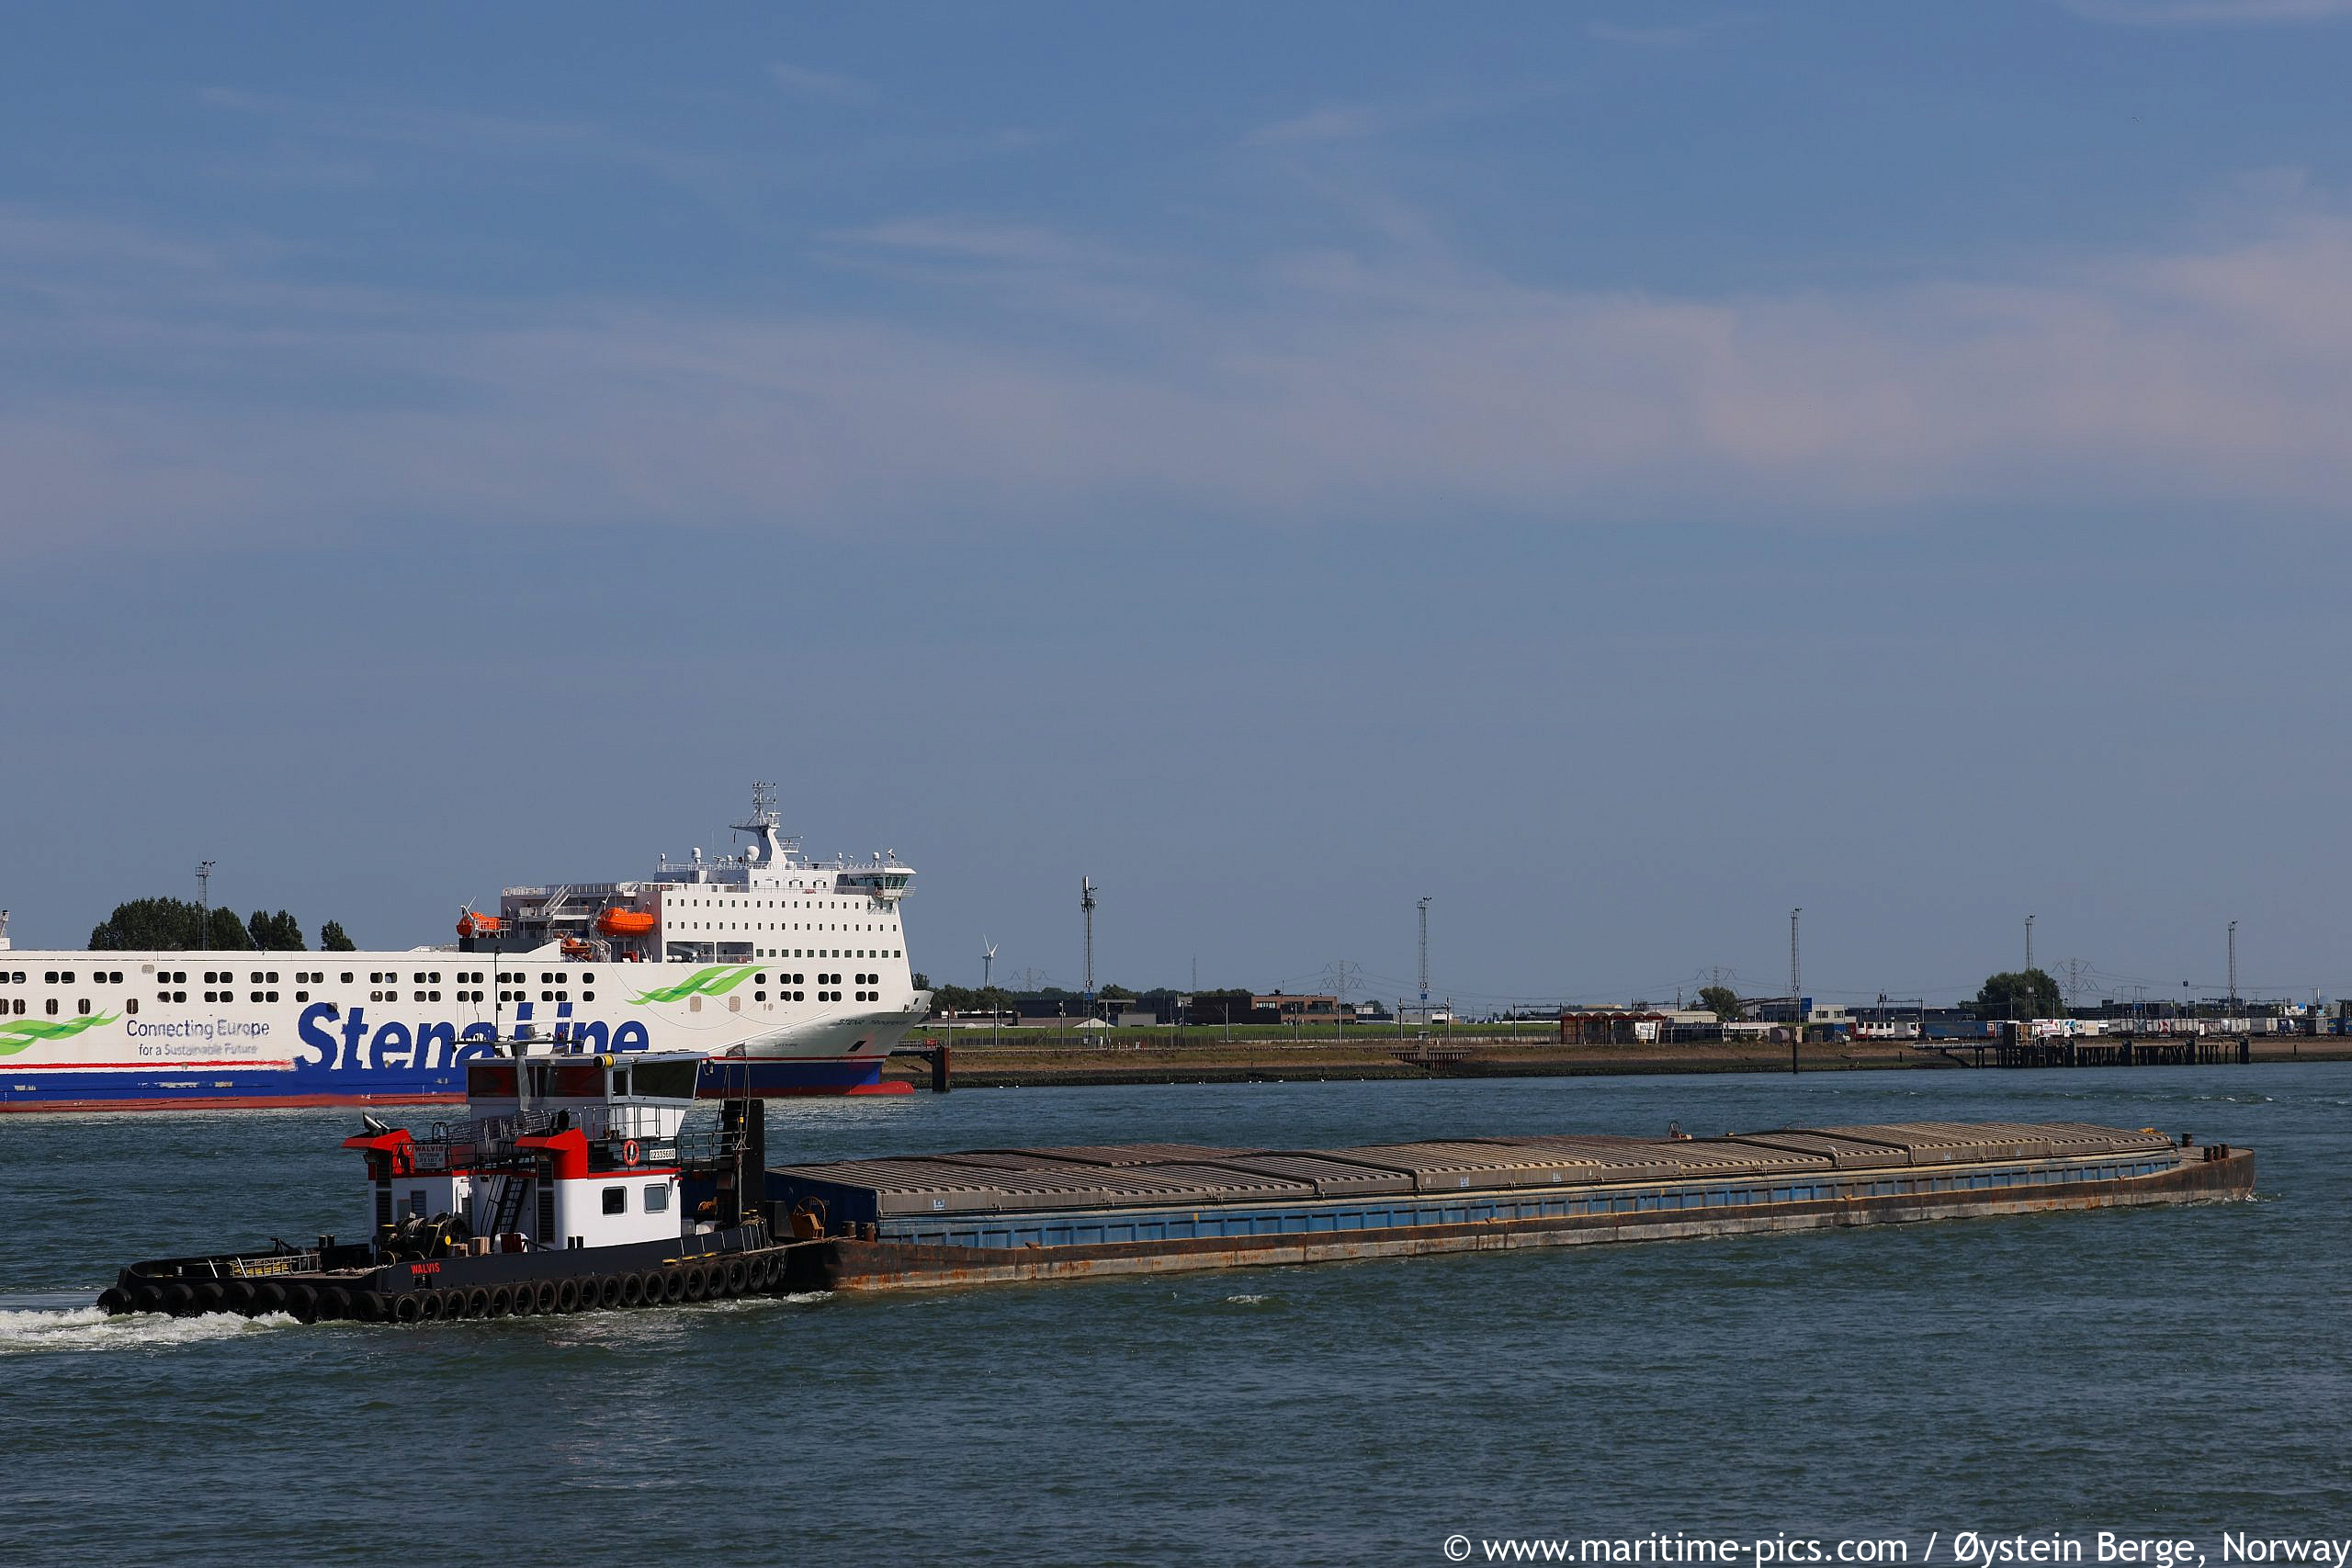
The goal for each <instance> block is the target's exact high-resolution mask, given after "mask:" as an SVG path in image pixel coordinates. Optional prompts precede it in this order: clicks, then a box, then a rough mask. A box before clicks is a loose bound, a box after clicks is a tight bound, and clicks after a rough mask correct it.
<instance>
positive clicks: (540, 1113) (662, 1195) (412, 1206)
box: [344, 1055, 707, 1255]
mask: <svg viewBox="0 0 2352 1568" xmlns="http://www.w3.org/2000/svg"><path fill="white" fill-rule="evenodd" d="M700 1065H701V1064H700V1059H699V1058H697V1057H695V1056H691V1055H633V1056H614V1055H597V1056H589V1057H573V1058H562V1057H559V1058H555V1059H552V1060H550V1059H547V1058H542V1057H526V1058H524V1059H521V1060H515V1059H511V1058H509V1059H500V1060H491V1061H479V1062H470V1063H468V1064H467V1066H466V1099H467V1111H468V1112H469V1115H468V1118H467V1120H465V1121H463V1122H455V1123H443V1122H436V1123H435V1125H434V1126H433V1128H432V1130H431V1132H430V1134H429V1135H427V1136H426V1137H424V1138H422V1139H420V1138H417V1137H416V1136H415V1135H414V1134H412V1133H411V1132H409V1131H408V1130H407V1129H405V1128H381V1127H379V1126H377V1125H371V1126H370V1127H369V1129H368V1131H367V1132H365V1133H363V1134H360V1135H358V1136H357V1137H354V1138H350V1139H347V1140H345V1144H344V1146H345V1148H349V1149H356V1150H358V1151H360V1152H361V1153H362V1154H364V1155H365V1156H367V1163H368V1188H369V1193H368V1204H369V1208H368V1213H369V1218H370V1221H371V1223H372V1224H373V1227H374V1231H375V1234H376V1235H377V1237H378V1239H379V1243H382V1244H386V1245H392V1246H399V1245H401V1244H403V1243H410V1242H419V1243H424V1244H426V1245H427V1246H428V1248H430V1247H435V1246H438V1247H448V1246H456V1247H464V1248H465V1249H466V1250H469V1251H470V1252H472V1253H474V1254H476V1255H481V1254H484V1253H489V1252H530V1251H548V1250H555V1249H575V1250H576V1249H582V1248H593V1247H617V1246H625V1245H628V1244H631V1243H635V1242H646V1241H659V1240H662V1239H663V1238H665V1237H673V1236H677V1235H681V1234H684V1233H685V1232H687V1231H690V1230H691V1229H692V1228H693V1222H692V1219H691V1217H690V1216H688V1215H686V1214H685V1213H684V1191H683V1184H682V1179H683V1176H684V1167H683V1165H682V1163H681V1160H680V1155H679V1134H680V1132H681V1130H682V1128H683V1127H684V1122H685V1119H686V1113H687V1112H688V1111H691V1110H693V1109H694V1104H695V1075H696V1072H697V1070H698V1068H699V1066H700ZM704 1228H706V1229H707V1225H706V1226H705V1227H704Z"/></svg>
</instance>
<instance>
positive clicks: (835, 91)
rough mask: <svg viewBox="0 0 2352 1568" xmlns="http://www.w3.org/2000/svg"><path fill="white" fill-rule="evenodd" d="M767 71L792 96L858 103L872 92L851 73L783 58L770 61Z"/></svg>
mask: <svg viewBox="0 0 2352 1568" xmlns="http://www.w3.org/2000/svg"><path fill="white" fill-rule="evenodd" d="M768 75H769V76H770V77H772V78H773V79H774V80H775V85H777V86H779V87H782V88H783V89H784V90H785V91H786V92H787V93H789V94H791V95H792V96H795V97H801V98H820V99H823V100H825V101H827V102H829V103H836V104H861V103H865V102H868V101H870V100H871V99H872V98H873V97H874V96H875V94H874V89H873V88H872V87H870V86H868V85H865V83H864V82H861V81H859V80H858V79H857V78H856V77H854V76H843V75H840V74H838V73H834V72H831V71H816V70H812V69H810V68H809V67H808V66H806V65H794V64H791V63H789V62H784V61H778V62H775V63H774V64H772V65H770V66H769V67H768Z"/></svg>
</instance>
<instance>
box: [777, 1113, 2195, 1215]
mask: <svg viewBox="0 0 2352 1568" xmlns="http://www.w3.org/2000/svg"><path fill="white" fill-rule="evenodd" d="M2168 1146H2169V1140H2168V1139H2166V1138H2165V1136H2164V1135H2163V1134H2155V1133H2146V1132H2131V1131H2127V1130H2124V1129H2121V1128H2116V1127H2100V1126H2096V1125H2093V1124H2091V1123H2089V1122H1899V1123H1894V1122H1890V1123H1873V1124H1871V1125H1866V1126H1853V1127H1820V1128H1809V1127H1787V1128H1781V1129H1778V1130H1775V1131H1770V1132H1758V1133H1747V1134H1737V1135H1734V1136H1726V1137H1722V1138H1618V1137H1605V1136H1594V1135H1589V1134H1532V1135H1527V1136H1521V1137H1508V1138H1464V1139H1455V1140H1444V1139H1433V1140H1430V1141H1429V1142H1425V1143H1407V1144H1365V1145H1358V1146H1356V1147H1352V1148H1340V1149H1262V1150H1246V1149H1218V1148H1213V1147H1210V1146H1208V1145H1200V1144H1129V1145H1069V1146H1064V1147H1057V1148H1031V1149H982V1150H974V1151H969V1152H967V1153H963V1154H943V1155H922V1156H899V1157H894V1158H888V1159H873V1160H844V1161H840V1162H837V1163H834V1164H830V1165H804V1166H785V1167H780V1168H777V1170H776V1171H775V1175H776V1176H777V1177H779V1178H781V1179H784V1180H785V1181H786V1184H787V1186H788V1187H790V1188H797V1189H799V1190H809V1191H815V1192H817V1193H819V1194H820V1195H822V1193H823V1191H824V1190H825V1189H827V1188H834V1189H851V1190H861V1191H862V1192H864V1193H870V1194H871V1195H872V1198H873V1203H874V1212H875V1213H876V1214H877V1215H886V1216H887V1215H900V1214H915V1213H965V1214H971V1213H1052V1212H1057V1211H1063V1210H1080V1209H1120V1208H1136V1207H1158V1208H1181V1207H1188V1206H1193V1205H1199V1206H1203V1207H1208V1206H1216V1205H1220V1204H1228V1203H1279V1202H1292V1201H1303V1200H1309V1199H1316V1198H1351V1197H1381V1196H1386V1195H1394V1194H1406V1193H1421V1194H1437V1193H1458V1192H1477V1191H1508V1190H1524V1189H1527V1188H1532V1187H1555V1186H1559V1187H1566V1186H1588V1185H1594V1184H1615V1183H1622V1182H1644V1181H1692V1180H1704V1179H1709V1178H1713V1177H1731V1178H1740V1177H1755V1176H1770V1175H1777V1174H1781V1173H1787V1174H1791V1175H1797V1174H1803V1173H1807V1172H1822V1171H1827V1170H1830V1169H1833V1168H1835V1169H1871V1168H1889V1167H1897V1166H1905V1165H1913V1166H1921V1165H1956V1164H1965V1163H1970V1162H1984V1161H1996V1160H2020V1159H2047V1158H2051V1157H2053V1156H2058V1157H2092V1156H2101V1155H2109V1154H2127V1153H2148V1152H2153V1151H2155V1150H2158V1149H2163V1148H2166V1147H2168Z"/></svg>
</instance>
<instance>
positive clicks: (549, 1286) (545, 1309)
mask: <svg viewBox="0 0 2352 1568" xmlns="http://www.w3.org/2000/svg"><path fill="white" fill-rule="evenodd" d="M531 1310H532V1311H533V1312H535V1313H537V1314H538V1315H540V1316H541V1317H548V1316H550V1315H552V1314H556V1313H560V1312H568V1311H570V1310H571V1309H570V1308H568V1307H566V1306H565V1305H564V1304H563V1292H562V1290H561V1289H560V1287H558V1285H557V1284H556V1282H555V1281H554V1280H540V1281H539V1283H538V1286H537V1289H535V1290H533V1291H532V1292H531Z"/></svg>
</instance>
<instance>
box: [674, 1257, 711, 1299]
mask: <svg viewBox="0 0 2352 1568" xmlns="http://www.w3.org/2000/svg"><path fill="white" fill-rule="evenodd" d="M679 1272H680V1273H682V1274H684V1276H685V1277H686V1280H685V1286H686V1300H688V1301H690V1302H698V1301H702V1300H704V1299H706V1298H707V1297H708V1296H709V1294H710V1270H709V1269H706V1268H704V1267H703V1266H702V1265H701V1264H699V1263H689V1264H687V1265H686V1266H685V1267H684V1269H680V1270H679Z"/></svg>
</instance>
